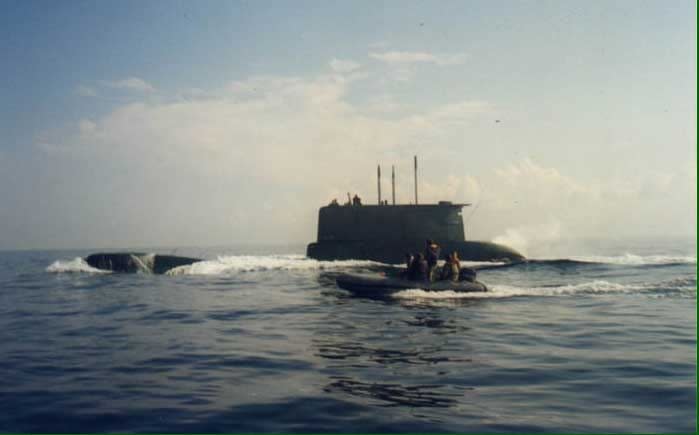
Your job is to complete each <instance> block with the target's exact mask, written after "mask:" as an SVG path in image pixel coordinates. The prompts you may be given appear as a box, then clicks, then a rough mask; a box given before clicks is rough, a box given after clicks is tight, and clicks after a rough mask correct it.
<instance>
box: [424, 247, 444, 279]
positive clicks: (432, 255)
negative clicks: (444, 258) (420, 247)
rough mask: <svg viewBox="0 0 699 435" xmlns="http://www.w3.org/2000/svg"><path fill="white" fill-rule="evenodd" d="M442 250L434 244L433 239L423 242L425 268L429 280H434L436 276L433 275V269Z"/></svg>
mask: <svg viewBox="0 0 699 435" xmlns="http://www.w3.org/2000/svg"><path fill="white" fill-rule="evenodd" d="M441 252H442V248H440V247H439V245H438V244H436V243H435V242H434V241H433V240H430V239H428V240H427V241H426V242H425V260H427V270H428V275H427V276H428V277H429V280H430V281H435V279H434V278H436V276H433V275H434V273H435V269H436V268H437V261H438V260H439V257H440V254H441Z"/></svg>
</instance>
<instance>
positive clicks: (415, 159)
mask: <svg viewBox="0 0 699 435" xmlns="http://www.w3.org/2000/svg"><path fill="white" fill-rule="evenodd" d="M414 161H415V205H417V156H415V157H414Z"/></svg>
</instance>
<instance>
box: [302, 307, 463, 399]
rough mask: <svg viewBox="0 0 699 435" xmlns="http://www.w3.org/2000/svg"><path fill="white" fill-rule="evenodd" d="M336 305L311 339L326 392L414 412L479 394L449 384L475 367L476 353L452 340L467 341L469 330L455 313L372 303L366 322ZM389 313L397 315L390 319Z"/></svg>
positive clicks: (366, 313) (353, 312)
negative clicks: (471, 354)
mask: <svg viewBox="0 0 699 435" xmlns="http://www.w3.org/2000/svg"><path fill="white" fill-rule="evenodd" d="M328 296H330V295H328ZM328 302H330V304H332V302H331V301H328ZM332 305H333V306H332V307H331V310H330V313H328V316H327V317H326V318H325V319H324V320H322V321H321V322H320V324H321V325H324V327H322V328H320V329H317V330H315V331H314V337H313V338H312V340H311V343H312V347H313V354H314V356H316V357H318V360H317V363H318V364H319V365H320V366H321V370H320V371H321V373H324V374H325V375H326V376H327V379H328V383H327V384H326V385H325V386H324V387H323V391H324V392H325V393H328V394H330V395H333V396H334V398H337V399H344V400H347V398H352V399H354V400H357V399H359V400H361V401H365V400H366V399H371V400H373V401H378V403H377V404H376V406H381V407H400V406H403V407H405V408H406V410H408V409H412V408H451V407H454V406H458V405H459V403H460V401H463V396H464V392H465V391H469V390H472V389H473V387H470V386H465V385H463V384H461V385H454V384H451V383H449V382H444V381H445V379H444V378H445V375H446V374H448V373H450V372H452V371H454V370H456V371H463V370H468V367H470V366H471V365H472V359H471V358H470V357H469V352H470V348H469V347H468V346H466V347H464V346H460V347H458V349H455V348H454V346H453V344H452V343H450V340H451V338H450V335H454V334H456V335H458V336H460V337H462V338H463V336H464V333H467V332H468V330H469V327H467V326H465V325H462V324H460V322H459V321H458V320H456V319H453V318H451V317H450V316H449V310H447V311H446V312H445V311H444V310H443V309H441V310H440V309H432V308H430V309H416V308H410V309H408V310H406V309H405V307H404V306H402V305H401V304H397V303H392V302H377V301H367V305H366V306H365V310H366V311H365V313H364V314H365V315H366V317H363V318H362V319H358V318H357V312H356V311H352V312H348V311H347V310H346V306H344V305H342V304H332ZM387 309H395V310H396V311H395V312H393V313H392V314H391V315H390V316H389V315H387V314H386V310H387ZM348 396H349V397H348ZM462 404H463V403H462Z"/></svg>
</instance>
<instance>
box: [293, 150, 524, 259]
mask: <svg viewBox="0 0 699 435" xmlns="http://www.w3.org/2000/svg"><path fill="white" fill-rule="evenodd" d="M414 161H415V204H403V205H401V204H396V194H395V171H394V170H392V171H391V172H392V173H391V178H392V204H391V205H389V204H388V200H385V201H384V200H382V199H381V167H380V166H379V167H378V168H377V188H378V203H377V204H376V205H362V204H361V201H360V199H359V197H358V196H356V195H355V197H354V199H352V198H350V194H349V193H348V194H347V203H345V204H344V205H340V204H339V203H338V202H337V200H333V201H332V202H331V203H330V205H327V206H325V207H321V209H320V211H319V212H318V241H317V242H314V243H311V244H309V245H308V248H307V250H306V255H307V256H308V257H310V258H315V259H317V260H347V259H357V260H374V261H379V262H383V263H391V264H399V263H402V262H403V261H404V256H405V254H406V253H416V252H422V251H423V250H424V248H425V241H426V240H427V239H430V240H434V241H435V242H437V243H438V244H439V245H441V247H442V253H443V254H446V253H450V252H454V251H456V252H458V254H459V257H460V258H461V259H462V260H466V261H521V260H524V256H523V255H522V254H520V253H519V252H517V251H515V250H514V249H512V248H509V247H507V246H503V245H499V244H496V243H491V242H481V241H466V239H465V235H464V220H463V216H462V215H461V210H462V209H463V208H464V207H467V206H470V205H471V204H453V203H451V202H449V201H440V202H438V203H437V204H419V203H418V189H417V187H418V184H417V156H415V159H414Z"/></svg>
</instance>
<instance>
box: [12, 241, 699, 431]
mask: <svg viewBox="0 0 699 435" xmlns="http://www.w3.org/2000/svg"><path fill="white" fill-rule="evenodd" d="M561 250H562V251H566V252H557V253H556V254H555V255H551V256H547V255H545V254H546V253H539V254H537V255H535V256H534V257H535V258H538V259H539V260H540V261H537V262H532V263H529V264H524V265H518V266H510V267H495V268H486V269H483V270H481V271H480V272H479V275H478V278H479V280H481V281H483V282H484V283H486V284H487V285H488V286H489V287H490V288H491V292H489V293H486V294H480V295H478V294H470V295H469V294H466V295H464V294H458V293H454V292H451V291H445V292H437V293H427V292H423V291H420V290H406V291H403V292H401V293H398V294H396V295H394V296H392V297H388V298H385V299H367V298H359V297H353V296H351V295H350V294H349V293H347V292H345V291H344V290H341V289H338V288H337V287H336V285H335V281H334V276H335V275H336V274H337V273H339V272H347V271H355V272H357V271H363V272H369V273H371V272H378V271H381V270H383V269H384V267H383V266H381V265H376V264H372V263H369V262H363V261H345V262H337V263H332V262H317V261H314V260H309V259H306V258H305V257H304V256H303V255H302V253H303V247H280V248H264V247H258V248H253V247H247V248H241V247H238V248H219V249H215V250H214V249H181V250H178V251H177V254H180V255H198V256H203V257H205V258H207V259H209V260H210V261H207V262H205V263H201V264H198V265H195V266H191V267H184V268H182V269H179V270H177V271H176V272H177V273H175V274H172V275H152V274H146V273H142V274H130V275H128V274H110V273H95V272H94V271H90V268H89V267H87V266H86V265H85V264H84V263H82V262H81V261H80V260H79V259H77V257H80V256H84V255H86V254H88V253H89V251H73V252H59V251H47V252H38V251H34V252H26V251H25V252H0V373H1V376H0V431H1V432H52V433H57V432H205V433H215V432H229V433H230V432H306V433H311V432H355V433H357V432H374V433H376V432H480V433H482V432H527V433H531V432H664V433H669V432H694V431H695V429H696V423H697V419H696V306H697V305H696V304H697V301H696V282H697V281H696V246H695V244H694V241H680V240H676V241H670V242H668V241H664V242H658V241H645V242H626V243H624V242H620V241H614V242H589V243H586V244H581V245H578V246H577V247H576V246H574V245H570V246H568V245H566V246H565V248H561V249H559V251H561ZM152 251H153V252H161V253H170V252H171V250H155V249H154V250H152Z"/></svg>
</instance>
